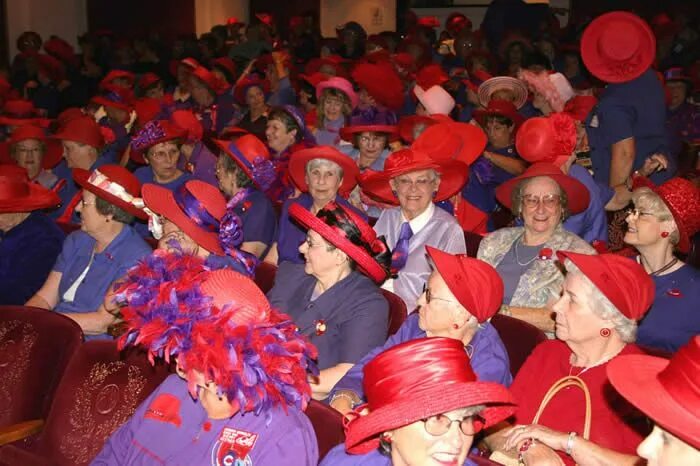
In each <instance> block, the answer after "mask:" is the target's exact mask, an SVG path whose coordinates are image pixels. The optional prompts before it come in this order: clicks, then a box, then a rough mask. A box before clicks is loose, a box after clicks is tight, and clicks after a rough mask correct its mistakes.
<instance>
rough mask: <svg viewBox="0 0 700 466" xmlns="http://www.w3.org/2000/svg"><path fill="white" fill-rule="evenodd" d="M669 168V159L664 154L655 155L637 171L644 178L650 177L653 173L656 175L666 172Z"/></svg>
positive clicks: (648, 158)
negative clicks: (659, 172) (662, 171)
mask: <svg viewBox="0 0 700 466" xmlns="http://www.w3.org/2000/svg"><path fill="white" fill-rule="evenodd" d="M667 168H668V158H667V157H666V156H665V155H664V154H653V155H651V156H649V157H647V159H646V160H645V161H644V165H642V168H640V169H639V170H637V173H639V174H640V175H642V176H649V175H651V174H652V173H656V172H658V171H661V170H666V169H667Z"/></svg>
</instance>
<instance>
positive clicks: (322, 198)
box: [265, 146, 358, 264]
mask: <svg viewBox="0 0 700 466" xmlns="http://www.w3.org/2000/svg"><path fill="white" fill-rule="evenodd" d="M357 174H358V170H357V165H356V164H355V163H354V162H353V161H352V160H351V159H350V158H349V157H347V156H346V155H344V154H342V153H340V152H339V151H338V150H337V149H335V148H333V147H330V146H319V147H314V148H311V149H304V150H300V151H298V152H295V153H294V154H293V155H292V158H291V159H290V162H289V176H290V178H291V179H292V181H293V182H294V184H295V185H296V186H297V188H298V189H299V190H300V191H302V194H301V195H300V196H299V197H296V198H292V199H287V200H286V201H285V202H284V205H283V206H282V212H281V214H280V219H279V228H278V230H277V241H276V242H275V244H274V245H273V247H272V249H271V250H270V253H269V254H268V255H267V257H266V258H265V261H266V262H272V263H282V262H287V261H289V262H294V263H297V264H300V263H302V262H303V259H302V258H301V257H300V256H299V250H298V248H299V245H300V244H301V243H302V242H303V241H304V238H305V233H304V231H303V230H302V229H300V228H299V227H298V226H296V225H295V224H294V223H292V222H291V220H290V217H289V209H290V207H291V206H292V205H300V206H302V207H303V208H305V209H308V210H309V211H310V212H311V213H312V214H316V213H317V212H318V211H319V210H321V209H323V208H324V207H325V206H326V204H328V203H329V202H335V203H336V204H341V205H344V206H349V205H350V204H349V203H348V201H346V200H345V199H344V198H343V197H342V194H346V193H349V192H350V191H352V189H353V188H354V187H355V185H356V184H357Z"/></svg>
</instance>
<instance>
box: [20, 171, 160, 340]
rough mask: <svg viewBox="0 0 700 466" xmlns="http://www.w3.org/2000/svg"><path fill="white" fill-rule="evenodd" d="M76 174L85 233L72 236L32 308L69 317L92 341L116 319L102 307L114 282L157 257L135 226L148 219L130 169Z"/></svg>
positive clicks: (37, 293)
mask: <svg viewBox="0 0 700 466" xmlns="http://www.w3.org/2000/svg"><path fill="white" fill-rule="evenodd" d="M73 173H74V175H73V177H74V179H75V181H76V183H78V184H79V185H80V186H82V188H83V190H82V193H81V199H80V202H79V203H78V206H77V211H78V212H79V213H80V230H79V231H76V232H73V233H71V234H70V235H69V236H68V237H67V238H66V241H65V242H64V243H63V250H62V251H61V254H60V255H59V256H58V259H57V260H56V264H55V265H54V267H53V270H52V271H51V273H49V276H48V278H47V279H46V282H45V283H44V285H43V286H42V287H41V288H40V289H39V291H37V292H36V294H35V295H34V296H32V297H31V298H30V299H29V300H28V301H27V303H26V305H27V306H35V307H40V308H43V309H52V310H55V311H57V312H60V313H63V314H65V315H67V316H68V317H70V318H71V319H73V320H75V321H76V322H77V323H78V324H80V326H81V327H82V329H83V332H84V333H85V334H86V335H87V336H88V338H92V337H98V336H101V337H104V336H105V335H104V332H105V329H106V326H107V325H109V324H111V323H112V321H113V317H112V316H111V314H109V313H107V312H105V311H104V310H101V309H98V308H99V307H100V304H101V303H102V301H103V299H104V297H105V293H106V292H107V289H108V287H109V286H110V285H111V284H112V282H113V281H114V280H116V279H118V278H120V277H122V276H123V275H124V274H125V273H126V271H127V270H128V269H129V268H131V266H133V265H134V264H135V263H136V262H137V261H138V260H139V259H141V258H143V257H145V256H147V255H148V254H150V253H151V248H150V247H149V246H148V244H146V243H145V242H144V241H143V239H141V237H140V236H139V234H138V233H137V232H136V231H135V230H134V229H133V228H132V227H131V226H130V224H131V223H133V221H134V217H139V218H142V219H146V218H148V216H147V215H146V213H145V212H144V211H143V210H142V209H143V202H142V200H141V199H140V198H139V196H140V192H141V184H140V183H139V181H138V179H136V177H135V176H134V175H133V174H131V173H130V172H128V171H127V170H126V169H125V168H123V167H120V166H118V165H104V166H102V167H100V168H99V169H96V170H93V171H92V173H89V172H87V171H86V170H82V169H74V171H73Z"/></svg>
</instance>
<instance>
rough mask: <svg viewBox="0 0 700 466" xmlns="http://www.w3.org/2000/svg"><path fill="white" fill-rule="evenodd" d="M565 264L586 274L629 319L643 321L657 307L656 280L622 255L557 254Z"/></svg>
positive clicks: (568, 252)
mask: <svg viewBox="0 0 700 466" xmlns="http://www.w3.org/2000/svg"><path fill="white" fill-rule="evenodd" d="M557 257H558V258H559V260H560V261H561V262H564V259H569V260H570V261H571V262H573V263H574V265H575V266H576V267H578V269H579V270H580V271H581V273H582V274H584V275H585V276H586V278H588V279H589V280H590V281H591V282H592V283H593V285H595V287H596V288H598V290H599V291H600V292H601V293H602V294H603V295H604V296H605V297H606V298H608V300H609V301H610V302H611V303H612V304H613V305H614V306H615V308H617V310H618V311H620V312H621V313H622V314H623V315H624V316H625V317H627V318H628V319H631V320H634V321H639V320H641V318H642V317H644V314H646V313H647V311H648V310H649V308H650V307H651V305H652V304H653V303H654V294H655V292H654V290H655V285H654V280H652V279H651V277H650V276H649V274H648V273H647V272H646V270H644V267H642V266H641V265H639V264H638V263H637V262H635V261H634V260H630V259H629V258H627V257H623V256H620V255H619V254H595V255H588V254H580V253H577V252H571V251H557Z"/></svg>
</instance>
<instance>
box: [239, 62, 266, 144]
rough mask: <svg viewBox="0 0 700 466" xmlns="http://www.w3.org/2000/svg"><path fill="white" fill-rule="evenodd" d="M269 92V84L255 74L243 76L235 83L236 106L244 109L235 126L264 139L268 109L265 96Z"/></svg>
mask: <svg viewBox="0 0 700 466" xmlns="http://www.w3.org/2000/svg"><path fill="white" fill-rule="evenodd" d="M269 91H270V83H269V82H268V81H267V80H264V79H261V78H259V77H258V75H256V74H251V75H246V74H244V75H243V76H242V77H241V78H240V79H239V80H238V83H236V86H235V89H234V95H235V98H236V102H237V103H238V105H241V106H244V107H246V109H247V110H246V112H245V114H244V115H243V117H242V118H241V119H240V120H239V121H238V122H237V123H236V126H238V127H240V128H243V129H245V130H246V131H248V132H250V133H252V134H254V135H255V136H257V137H258V138H260V139H264V138H265V130H266V129H267V120H268V114H269V111H270V107H269V106H268V105H267V100H266V96H265V94H266V93H267V92H269Z"/></svg>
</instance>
